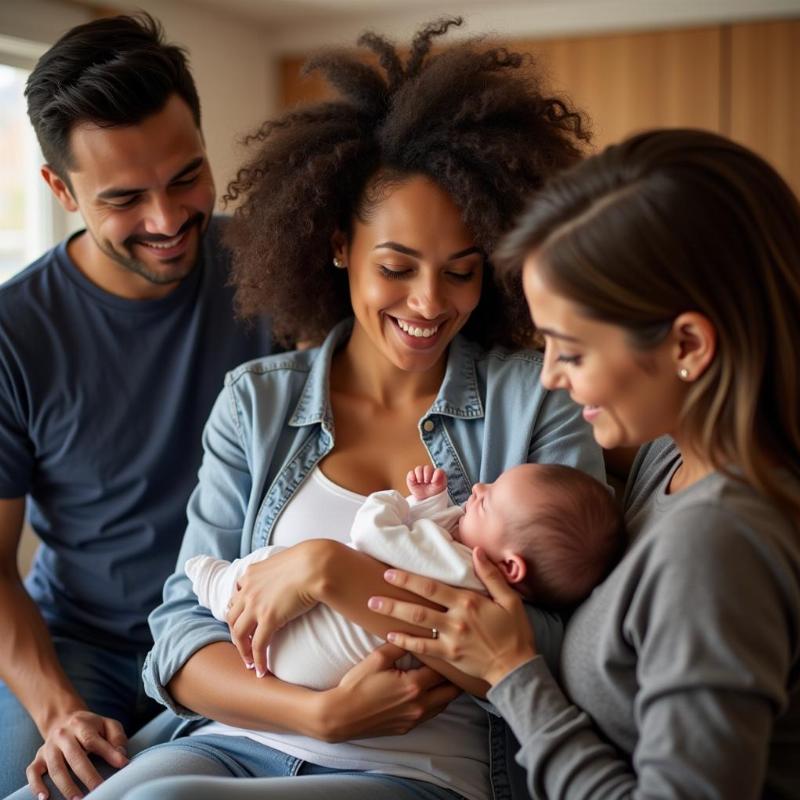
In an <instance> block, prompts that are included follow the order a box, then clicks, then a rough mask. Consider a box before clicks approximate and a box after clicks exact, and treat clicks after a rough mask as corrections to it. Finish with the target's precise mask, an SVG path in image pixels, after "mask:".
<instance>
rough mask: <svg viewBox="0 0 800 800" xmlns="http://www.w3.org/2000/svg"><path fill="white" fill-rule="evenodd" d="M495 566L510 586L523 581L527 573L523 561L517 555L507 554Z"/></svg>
mask: <svg viewBox="0 0 800 800" xmlns="http://www.w3.org/2000/svg"><path fill="white" fill-rule="evenodd" d="M497 566H498V567H499V568H500V571H501V572H502V573H503V575H504V576H505V579H506V581H508V583H509V584H511V585H512V586H513V585H514V584H515V583H520V582H521V581H524V580H525V575H526V574H527V572H528V567H527V565H526V564H525V559H524V558H523V557H522V556H521V555H518V554H517V553H508V554H507V555H506V557H505V558H504V559H503V560H502V561H500V562H498V564H497Z"/></svg>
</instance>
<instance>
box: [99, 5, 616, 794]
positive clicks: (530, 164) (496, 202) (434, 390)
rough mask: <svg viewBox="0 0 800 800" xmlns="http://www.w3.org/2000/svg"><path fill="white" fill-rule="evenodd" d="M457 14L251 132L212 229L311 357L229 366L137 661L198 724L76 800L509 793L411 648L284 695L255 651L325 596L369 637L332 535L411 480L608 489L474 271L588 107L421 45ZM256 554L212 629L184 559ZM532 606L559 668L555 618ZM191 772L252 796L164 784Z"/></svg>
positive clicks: (458, 706) (495, 295)
mask: <svg viewBox="0 0 800 800" xmlns="http://www.w3.org/2000/svg"><path fill="white" fill-rule="evenodd" d="M458 23H459V21H458V20H444V21H441V22H437V23H433V24H431V25H429V26H427V27H425V28H424V29H422V30H421V31H420V32H419V33H418V34H417V36H416V37H415V38H414V40H413V42H412V44H411V47H410V50H409V52H408V55H407V57H406V58H405V60H403V59H402V58H401V57H400V55H399V54H398V52H397V51H396V50H395V48H394V47H393V46H392V45H390V44H389V43H388V42H387V41H386V40H385V39H383V38H381V37H379V36H377V35H374V34H367V35H365V36H363V37H362V38H361V39H360V43H361V44H362V45H365V46H367V47H368V48H369V49H370V50H371V51H372V52H373V53H374V54H375V55H376V56H377V60H378V62H379V65H378V66H369V65H367V64H365V63H364V62H362V61H361V60H360V59H359V58H358V57H357V56H355V55H352V54H351V53H347V52H334V53H328V54H326V55H323V56H320V57H318V58H316V59H314V60H313V61H312V62H311V64H310V66H309V68H311V69H318V70H321V71H322V72H323V73H324V74H325V75H326V76H327V77H328V79H329V80H330V82H331V83H332V84H333V85H334V86H335V87H336V88H337V89H338V90H339V92H340V97H339V99H336V100H332V101H330V102H324V103H319V104H315V105H311V106H308V107H305V108H301V109H299V110H296V111H293V112H290V113H288V114H287V115H286V116H284V117H283V118H282V119H279V120H277V121H271V122H268V123H266V124H265V125H264V126H263V127H262V128H261V130H260V131H259V132H258V133H257V134H256V135H255V136H254V137H252V139H253V141H254V142H255V144H256V145H257V147H256V152H255V155H254V156H253V158H252V160H251V161H250V163H249V164H248V165H247V166H246V167H245V168H244V169H242V170H241V171H240V173H239V175H238V177H237V179H236V180H235V181H234V182H233V183H232V184H231V187H230V190H229V196H230V197H232V198H237V199H241V200H242V203H241V205H240V207H239V208H238V210H237V211H236V214H235V217H234V220H233V222H232V223H231V226H230V231H229V242H230V243H231V245H232V247H233V251H234V282H235V285H236V291H237V299H238V305H239V309H240V311H241V312H242V313H243V314H246V315H260V314H263V313H265V312H266V313H269V314H270V316H271V318H272V322H273V325H274V329H275V333H276V334H277V335H278V336H279V337H281V338H282V339H283V340H284V341H286V342H293V341H300V340H306V341H309V342H311V343H314V344H318V345H319V346H317V347H313V348H306V349H304V350H299V351H295V352H290V353H285V354H281V355H278V356H271V357H267V358H264V359H261V360H258V361H254V362H249V363H247V364H244V365H242V366H241V367H239V368H238V369H237V370H234V371H233V372H232V373H230V374H229V375H228V377H227V379H226V384H225V387H224V389H223V392H222V394H221V395H220V398H219V400H218V402H217V405H216V406H215V408H214V410H213V412H212V415H211V417H210V419H209V422H208V425H207V427H206V432H205V437H204V445H205V456H204V461H203V466H202V468H201V471H200V477H199V485H198V487H197V489H196V490H195V493H194V494H193V496H192V499H191V501H190V504H189V509H188V518H189V526H188V530H187V533H186V537H185V539H184V546H183V549H182V552H181V557H180V563H179V566H178V570H177V571H176V572H175V574H173V575H172V577H171V578H170V579H169V580H168V582H167V584H166V586H165V590H164V603H163V605H162V606H160V607H159V608H158V609H156V611H155V612H154V613H153V615H152V616H151V619H150V621H151V626H152V630H153V634H154V640H155V645H154V648H153V650H152V652H151V653H150V655H149V657H148V661H147V666H146V668H145V682H146V685H147V688H148V692H149V693H150V694H152V696H154V697H157V698H158V699H159V700H160V701H161V702H163V703H164V704H165V705H168V706H170V707H171V708H173V709H174V710H175V711H177V712H178V713H179V714H183V715H185V716H190V717H193V718H194V719H195V721H194V722H193V723H192V724H190V725H187V730H186V731H184V733H185V734H187V735H184V736H182V737H180V738H178V739H177V740H176V741H174V742H170V743H168V744H166V745H161V746H159V747H158V748H155V749H153V750H150V751H146V752H145V753H143V754H141V755H140V756H138V757H137V758H136V759H135V760H134V761H133V762H132V763H131V764H130V765H129V766H128V767H126V768H125V770H123V771H122V772H121V773H119V774H118V775H116V776H114V777H113V778H111V779H110V780H109V781H107V782H106V783H105V784H104V785H103V786H101V787H100V788H99V789H97V790H96V792H95V794H93V795H92V796H93V797H97V798H106V797H114V798H118V797H121V796H123V795H124V794H125V792H126V791H127V790H128V789H129V788H131V787H135V786H138V785H139V784H140V783H141V782H142V780H143V779H144V778H158V777H160V776H172V777H170V778H168V779H166V780H164V781H158V782H157V783H155V784H148V785H147V786H144V787H142V788H141V790H140V791H133V792H132V793H131V795H130V796H131V797H137V796H138V797H140V798H141V797H159V798H172V797H192V798H197V797H205V796H208V797H211V796H212V795H213V796H215V797H219V796H225V797H239V796H242V797H259V798H269V797H280V798H294V797H297V798H300V797H303V798H309V797H324V798H325V799H326V800H331V799H332V798H334V799H335V798H341V800H357V799H358V798H370V800H381V798H408V800H411V798H431V799H433V798H437V799H438V800H442V799H443V798H448V799H450V800H452V799H453V798H467V799H468V800H486V798H488V797H490V796H491V797H498V798H501V797H518V796H519V797H522V796H524V795H520V794H517V791H519V786H521V785H522V783H521V782H520V783H517V782H516V778H517V777H519V776H518V775H515V774H512V773H511V769H512V765H513V761H512V757H513V755H514V752H515V751H514V748H513V745H511V743H508V744H507V743H506V741H505V736H506V730H505V727H504V726H503V724H502V723H501V722H500V721H499V719H498V718H497V717H496V716H495V715H493V714H491V713H487V711H486V710H485V709H483V708H482V707H481V706H480V705H479V704H477V703H476V702H475V700H474V698H473V697H470V694H472V695H477V696H482V695H483V694H485V689H486V685H485V684H484V683H483V682H481V681H474V680H471V679H470V678H468V677H467V676H466V675H464V674H463V673H461V672H460V671H459V670H457V669H453V668H451V667H449V666H447V665H446V664H445V663H444V662H442V661H430V660H428V659H425V658H423V661H424V662H425V663H424V664H422V665H419V664H417V666H416V668H412V669H406V670H400V669H397V668H396V667H395V661H396V660H397V659H398V658H399V657H400V656H401V655H402V651H400V650H399V649H398V648H395V647H393V646H391V645H384V646H383V647H379V648H378V649H377V650H375V651H374V652H373V653H372V654H371V655H370V656H368V657H367V658H366V659H364V660H362V661H359V662H358V663H356V665H355V666H354V667H352V668H351V669H350V670H349V671H348V672H346V674H345V675H344V677H343V678H342V679H341V681H340V682H338V683H337V684H336V685H333V686H331V687H330V688H327V689H323V690H319V689H317V690H311V689H309V688H307V687H305V686H299V685H293V684H289V683H285V682H283V681H281V680H279V679H278V678H277V677H275V676H274V675H273V674H272V673H271V672H270V669H269V667H270V664H269V663H268V661H267V644H268V642H269V641H270V639H271V637H272V635H273V634H276V635H277V636H284V635H290V632H291V629H292V627H293V626H288V627H287V628H286V630H284V631H280V630H279V629H281V628H282V627H283V626H284V625H285V624H286V623H287V622H289V621H290V620H293V619H294V618H296V617H299V616H301V615H302V614H303V613H304V612H305V611H307V610H309V609H310V608H311V607H313V606H316V605H317V604H321V605H323V606H325V607H327V608H329V609H332V610H333V611H336V612H338V613H339V614H341V615H342V616H343V617H346V618H348V619H350V620H351V621H352V622H355V623H357V624H358V625H360V626H362V627H363V628H364V629H366V630H367V631H369V632H370V633H371V634H373V635H377V636H379V637H384V636H385V633H386V632H387V630H388V628H387V626H386V622H385V619H386V618H385V617H383V616H380V615H378V614H376V613H375V612H373V611H371V610H370V609H369V608H368V607H367V598H368V597H369V596H370V594H377V593H378V592H379V590H380V589H382V588H383V587H385V583H384V582H383V577H382V576H383V571H384V568H385V565H384V564H381V563H379V562H377V561H375V560H373V559H372V558H370V557H369V556H367V555H366V554H364V553H361V552H358V551H356V550H355V549H353V548H352V547H348V542H349V533H348V532H349V530H350V527H351V525H352V522H353V518H354V516H355V513H356V511H357V510H358V508H359V505H360V504H361V503H362V502H363V500H364V498H365V496H366V495H367V494H369V493H371V492H373V491H376V490H381V489H386V488H392V489H396V490H399V491H401V492H403V493H404V494H405V487H406V474H407V472H408V470H409V469H410V468H411V467H413V466H414V465H416V464H430V465H433V466H435V467H440V468H442V469H444V470H445V472H446V474H447V480H448V485H447V488H448V492H449V496H450V498H451V499H452V501H453V502H454V503H459V504H461V503H465V502H467V500H469V499H470V494H471V489H472V485H473V484H475V483H476V482H479V481H493V480H495V479H496V478H497V477H498V475H499V474H500V473H501V472H502V471H503V470H505V469H507V468H509V467H511V466H514V465H516V464H520V463H524V462H529V461H530V462H538V461H541V462H556V463H562V464H568V465H571V466H576V467H579V468H581V469H583V470H585V471H586V472H589V473H591V474H593V475H595V476H598V477H602V476H603V466H602V458H601V453H600V449H599V448H598V447H597V446H596V445H595V444H594V443H593V441H592V437H591V431H590V430H589V428H588V426H587V425H586V423H585V422H584V421H583V419H582V417H581V413H580V410H579V409H578V408H577V407H576V406H575V405H574V404H572V403H571V401H570V400H569V399H568V398H567V397H566V396H565V395H564V393H550V392H547V391H546V390H544V389H542V388H541V386H540V384H539V373H540V371H541V368H542V358H541V354H540V353H538V352H536V351H533V350H526V349H523V346H524V345H525V344H526V343H528V342H530V340H531V335H532V329H531V327H530V323H529V321H528V319H527V314H526V309H525V301H524V297H523V295H522V292H521V291H517V292H516V293H513V292H512V294H511V296H504V295H503V294H502V293H501V291H500V289H499V286H498V284H497V283H496V281H495V278H494V272H493V269H492V264H491V253H492V250H493V248H494V246H495V242H496V241H497V239H498V237H499V236H500V235H501V234H502V233H503V232H504V231H505V230H506V229H507V227H508V226H509V225H510V224H511V223H512V222H513V219H514V217H515V216H516V215H517V214H518V212H520V210H521V209H522V208H523V206H524V201H525V199H526V198H527V197H528V195H530V194H531V193H532V192H535V191H536V190H537V189H538V188H539V187H540V186H541V185H542V183H543V182H544V181H545V179H546V178H548V176H550V175H551V174H552V173H554V172H555V171H557V170H559V169H561V168H562V167H566V166H568V165H570V164H572V163H574V162H576V161H577V160H578V159H579V158H580V153H581V144H582V142H583V141H584V140H585V139H586V138H587V136H586V133H585V131H584V127H583V125H582V122H581V117H580V116H579V115H578V114H577V113H575V112H573V111H571V110H570V109H569V108H568V106H567V104H566V103H565V102H564V101H562V100H559V99H557V98H553V97H549V96H547V95H545V94H543V92H542V90H541V88H540V86H539V82H538V80H537V78H536V76H535V75H534V74H533V73H532V71H531V69H530V68H529V67H528V65H527V64H526V59H524V58H523V56H521V55H518V54H516V53H511V52H509V51H507V50H506V49H504V48H501V47H496V46H495V47H491V46H489V45H487V44H486V43H478V42H475V41H470V42H466V43H463V44H458V45H455V46H452V47H447V48H443V49H441V50H440V51H439V52H437V53H435V54H434V53H432V50H431V48H432V44H433V43H434V41H435V40H436V39H437V37H439V36H441V35H442V34H444V33H445V32H446V31H447V30H448V29H449V28H450V27H451V26H452V25H454V24H458ZM265 544H271V545H278V546H282V547H284V548H285V550H284V551H282V552H280V553H279V554H277V555H273V556H272V557H270V558H269V559H267V560H266V561H262V562H260V563H257V564H253V565H251V566H250V567H249V568H248V569H247V571H246V572H245V573H244V575H243V576H242V577H241V578H240V580H239V583H238V590H237V591H236V592H235V593H234V596H233V597H232V598H231V605H230V611H229V613H228V617H227V621H228V626H226V625H223V624H221V623H219V622H217V621H216V620H215V619H214V618H213V617H212V616H211V614H210V612H209V611H208V610H207V609H205V608H202V607H201V606H199V605H198V602H197V598H196V597H195V595H194V593H193V591H192V585H191V582H190V580H189V579H188V577H187V576H186V574H185V572H184V569H183V564H184V562H185V561H186V559H188V558H190V557H193V556H195V555H200V554H206V555H211V556H214V557H216V558H220V559H225V560H227V561H231V560H233V559H235V558H237V557H242V556H244V555H247V554H249V553H250V552H252V551H253V550H254V549H256V548H259V547H261V546H263V545H265ZM399 596H403V597H405V596H406V595H404V594H403V593H402V592H400V593H399ZM529 611H530V615H531V624H532V625H533V627H534V629H535V633H536V640H537V642H540V647H541V649H542V651H543V652H545V653H546V654H547V657H548V658H550V659H551V661H554V659H555V657H556V655H557V652H558V648H559V643H560V638H561V631H562V625H561V620H560V618H559V617H557V616H554V615H551V614H546V613H544V612H540V611H537V610H536V609H533V608H531V609H529ZM420 630H421V629H420V628H418V627H417V626H414V625H410V626H409V631H416V632H420ZM427 633H428V635H431V631H430V630H428V631H427ZM433 635H434V636H435V635H436V634H435V632H433ZM350 646H351V643H350V642H349V641H347V640H346V639H345V637H344V636H342V650H343V651H347V650H348V648H350V649H352V648H351V647H350ZM313 655H314V654H309V658H311V657H312V656H313ZM462 690H463V692H462ZM198 717H199V718H200V720H199V722H198V721H197V718H198ZM189 729H191V730H189ZM198 775H202V776H208V775H215V776H228V777H240V776H243V775H247V776H252V777H256V778H263V779H265V780H257V781H246V782H237V781H228V782H223V783H219V782H204V779H201V778H197V777H195V778H190V777H177V776H198ZM514 787H517V788H514ZM523 791H524V789H523ZM126 797H127V795H126Z"/></svg>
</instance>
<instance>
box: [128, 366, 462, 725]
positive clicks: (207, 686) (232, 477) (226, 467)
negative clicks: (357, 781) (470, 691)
mask: <svg viewBox="0 0 800 800" xmlns="http://www.w3.org/2000/svg"><path fill="white" fill-rule="evenodd" d="M252 402H253V403H255V400H254V399H253V400H252ZM254 413H255V412H254V411H253V409H252V408H250V409H247V408H245V409H243V408H241V407H239V406H238V405H237V400H236V397H235V396H234V394H233V386H232V385H231V382H230V380H228V381H227V382H226V387H225V389H224V390H223V392H222V393H221V394H220V396H219V398H218V399H217V402H216V404H215V406H214V409H213V410H212V412H211V416H210V417H209V421H208V423H207V425H206V428H205V431H204V434H203V446H204V455H203V463H202V466H201V469H200V476H199V484H198V486H197V488H196V489H195V491H194V492H193V494H192V497H191V499H190V501H189V506H188V509H187V515H188V521H189V524H188V528H187V531H186V535H185V536H184V540H183V544H182V546H181V552H180V554H179V556H178V562H177V563H178V564H179V565H183V564H185V563H186V561H187V560H188V559H189V558H191V557H193V556H196V555H201V554H205V555H211V556H213V557H215V558H220V559H224V560H226V561H232V560H233V559H235V558H237V557H238V556H240V555H241V554H242V553H241V549H242V536H243V530H246V529H247V526H248V522H247V520H248V519H249V518H252V517H253V516H254V515H255V512H256V511H257V502H256V500H255V499H254V498H256V497H257V496H258V495H260V487H258V486H255V487H254V486H253V477H252V474H253V473H252V471H251V464H250V454H249V451H248V447H247V442H248V441H249V439H248V434H247V432H246V431H245V430H243V428H242V425H243V422H242V420H247V419H249V418H250V417H251V416H252V415H253V414H254ZM306 545H309V546H310V550H311V553H310V554H307V555H309V556H310V557H309V558H307V559H306V565H307V569H306V571H304V572H303V573H299V572H297V574H295V575H294V577H295V578H298V579H299V583H298V584H297V585H298V586H299V591H300V593H301V594H303V595H304V596H306V595H307V591H306V590H305V589H304V582H305V583H306V584H314V582H315V581H316V580H317V579H318V574H319V571H318V570H317V569H316V568H315V566H314V565H315V563H316V562H317V561H318V560H319V559H318V558H317V557H316V555H315V553H316V551H315V550H314V548H313V545H312V543H310V542H309V543H305V544H303V545H299V546H298V548H305V547H306ZM266 563H269V562H266ZM293 563H296V562H293ZM149 622H150V627H151V630H152V632H153V640H154V644H153V648H152V649H151V651H150V653H149V654H148V657H147V660H146V662H145V667H144V672H143V678H144V682H145V687H146V689H147V692H148V694H149V695H150V696H151V697H153V698H155V699H157V700H159V701H160V702H162V703H163V704H164V705H166V706H168V707H169V708H171V709H172V710H173V711H175V712H176V713H177V714H179V715H182V716H188V717H191V716H199V715H204V716H205V715H211V716H212V718H215V719H218V720H220V721H224V722H229V723H231V724H235V725H236V724H242V723H244V724H246V726H247V727H251V728H259V729H266V730H293V731H299V730H309V731H314V732H315V733H316V735H317V736H318V737H319V738H325V739H329V740H338V739H343V738H345V739H346V738H353V737H364V736H372V735H378V734H380V733H385V732H386V731H391V732H396V731H397V730H399V729H402V728H403V727H404V726H406V725H410V723H409V721H408V720H409V718H411V719H413V720H414V721H415V722H419V721H421V720H423V719H426V718H428V717H429V716H432V715H433V714H436V713H438V712H439V711H441V710H442V708H444V706H446V705H447V703H448V702H450V701H451V700H452V699H454V697H456V696H457V694H458V690H457V689H456V688H455V687H453V686H451V685H449V684H444V683H443V682H442V678H441V677H440V676H439V675H437V674H435V673H434V672H433V671H432V670H429V669H427V668H421V669H419V670H410V671H409V672H407V673H403V672H400V671H399V670H396V669H393V663H394V662H393V661H392V660H391V658H390V655H391V653H397V651H396V648H391V649H387V650H384V651H381V652H380V653H378V654H376V655H375V657H374V658H372V659H367V660H366V661H365V662H363V663H362V664H361V665H358V666H357V667H355V668H354V669H353V670H351V671H350V672H349V673H348V674H347V675H346V676H345V678H344V679H343V680H342V682H341V684H340V686H338V687H335V688H334V689H332V690H330V693H315V692H312V691H311V690H308V689H304V688H300V687H297V686H291V685H288V684H284V683H281V682H280V681H278V680H277V679H273V678H269V680H268V679H267V678H263V679H262V680H257V679H255V678H254V676H253V673H252V672H250V671H248V670H246V669H245V668H244V667H243V666H242V663H241V661H240V660H239V659H238V658H237V657H236V651H235V649H234V648H233V647H232V645H231V644H230V632H229V630H228V627H227V626H226V625H225V624H224V623H220V622H218V621H217V620H215V619H214V618H213V616H212V615H211V613H210V612H209V611H208V609H204V608H201V607H200V606H198V604H197V598H196V596H195V595H194V592H193V591H192V585H191V581H190V580H189V578H188V577H187V576H186V574H185V573H184V572H183V569H182V567H180V568H179V569H178V571H176V572H175V573H174V574H173V575H171V576H170V578H169V579H168V580H167V582H166V584H165V586H164V602H163V603H162V605H161V606H159V607H158V608H156V609H155V610H154V611H153V613H152V614H151V615H150V618H149ZM398 657H399V655H395V659H396V658H398ZM267 686H268V687H269V689H267V688H266V687H267ZM173 693H175V694H173ZM320 694H324V695H325V696H324V697H320ZM309 725H310V727H307V726H309Z"/></svg>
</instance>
